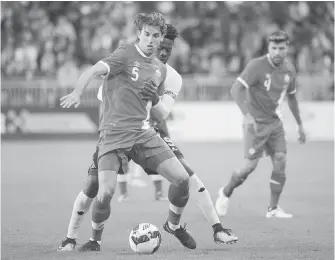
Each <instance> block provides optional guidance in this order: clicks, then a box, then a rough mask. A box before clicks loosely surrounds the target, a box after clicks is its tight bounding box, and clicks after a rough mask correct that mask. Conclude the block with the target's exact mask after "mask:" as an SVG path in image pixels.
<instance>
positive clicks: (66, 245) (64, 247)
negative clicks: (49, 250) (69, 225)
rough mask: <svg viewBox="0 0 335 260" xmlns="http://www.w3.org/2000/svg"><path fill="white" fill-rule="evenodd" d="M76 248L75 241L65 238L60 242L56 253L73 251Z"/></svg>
mask: <svg viewBox="0 0 335 260" xmlns="http://www.w3.org/2000/svg"><path fill="white" fill-rule="evenodd" d="M75 247H76V240H75V239H73V238H68V237H67V238H66V239H65V240H63V241H62V243H61V244H60V246H59V247H58V249H57V251H74V249H75Z"/></svg>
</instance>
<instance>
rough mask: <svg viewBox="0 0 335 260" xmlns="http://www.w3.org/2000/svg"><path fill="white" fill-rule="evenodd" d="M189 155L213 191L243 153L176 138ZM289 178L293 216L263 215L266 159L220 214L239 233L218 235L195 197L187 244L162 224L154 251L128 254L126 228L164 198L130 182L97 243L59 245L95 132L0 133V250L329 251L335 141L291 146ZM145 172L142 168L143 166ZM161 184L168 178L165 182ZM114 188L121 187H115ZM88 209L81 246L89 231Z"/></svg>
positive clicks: (221, 254) (327, 254)
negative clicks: (79, 135)
mask: <svg viewBox="0 0 335 260" xmlns="http://www.w3.org/2000/svg"><path fill="white" fill-rule="evenodd" d="M179 146H180V148H181V149H182V151H183V152H184V154H185V157H186V159H187V160H188V161H189V163H190V164H191V165H192V166H193V168H194V170H195V171H196V173H197V174H198V175H199V176H200V177H201V179H202V180H203V182H204V183H205V185H206V186H207V188H208V189H209V191H210V193H211V194H212V198H213V200H215V199H216V194H217V190H218V189H219V188H220V186H222V185H223V184H225V183H226V181H227V180H228V179H229V177H230V173H231V171H232V170H233V169H234V168H236V167H238V166H239V165H240V164H241V162H243V159H242V157H241V156H242V144H240V143H203V144H200V143H198V144H196V143H180V144H179ZM288 149H289V153H288V159H287V160H288V168H287V175H288V179H287V185H286V187H285V190H284V194H283V196H282V200H281V206H282V207H283V208H284V209H285V210H287V211H289V212H292V213H293V214H294V215H295V217H294V218H293V219H290V220H280V219H266V218H265V217H264V216H265V212H266V208H267V206H268V202H269V184H268V183H269V176H270V174H271V164H270V162H269V160H268V159H265V160H263V161H261V163H260V165H259V167H258V168H257V170H256V171H255V172H254V173H253V175H251V176H250V178H249V179H248V180H247V182H246V183H245V185H243V186H242V187H240V188H239V189H238V190H237V191H236V192H235V193H234V196H233V199H232V201H231V204H230V205H231V206H230V209H229V213H228V216H227V217H225V218H224V219H221V220H222V221H223V223H224V224H225V226H227V227H229V228H232V229H233V231H234V233H235V234H236V235H238V236H239V239H240V240H239V242H238V243H237V244H234V245H228V246H226V245H220V246H219V245H216V244H214V243H213V239H212V231H211V228H210V227H209V226H208V224H207V222H206V221H205V218H204V217H203V216H202V214H201V213H200V211H199V210H198V208H197V206H196V205H195V203H194V200H191V201H190V203H189V204H188V206H187V208H186V210H185V214H184V216H183V219H182V221H185V222H187V227H188V229H189V230H190V231H191V232H192V234H193V235H194V237H195V238H196V240H197V244H198V247H197V249H196V250H193V251H190V250H186V249H184V248H182V247H180V244H179V242H178V241H177V240H176V239H175V238H174V237H172V236H170V235H169V234H167V233H162V236H163V243H162V245H161V247H160V249H159V250H158V252H157V253H156V254H154V255H152V256H138V255H135V254H134V253H133V252H132V251H131V249H130V248H129V245H128V234H129V232H130V229H131V228H133V227H134V226H135V225H136V224H137V223H141V222H150V223H152V224H154V225H156V226H158V227H159V228H160V229H161V230H162V224H163V223H164V221H165V219H166V216H167V209H168V203H167V202H155V201H153V187H152V185H149V186H148V187H147V188H131V187H130V194H131V201H129V202H126V203H123V204H122V203H121V204H120V203H118V202H117V201H116V199H115V197H114V199H113V204H112V216H111V219H110V220H109V222H108V223H107V224H106V228H105V233H104V239H103V244H102V251H101V252H98V253H78V252H56V249H57V247H58V245H59V243H60V241H61V240H62V239H64V237H65V235H66V231H67V225H68V221H69V218H70V215H71V211H72V204H73V201H74V199H75V197H76V195H77V193H78V192H79V191H80V189H81V187H82V185H83V183H84V179H85V177H86V174H87V168H88V166H89V164H90V162H91V154H92V152H93V151H94V150H95V142H94V141H50V142H49V141H34V142H4V143H2V154H1V156H2V158H1V160H2V167H1V175H2V180H1V182H2V183H1V184H2V185H1V189H2V194H1V195H2V200H1V203H2V207H1V210H2V214H1V217H2V218H1V233H2V248H1V249H2V257H1V259H2V260H18V259H22V260H30V259H32V260H42V259H43V260H44V259H48V260H49V259H62V260H70V259H73V260H75V259H78V260H79V259H80V260H86V259H94V260H109V259H138V258H139V259H166V260H170V259H173V260H178V259H183V260H186V259H220V260H221V259H236V260H242V259H257V260H258V259H266V260H269V259H280V260H289V259H305V260H306V259H313V260H316V259H322V260H328V259H333V258H334V253H333V249H334V242H333V241H334V240H333V239H334V233H333V232H334V229H333V227H334V215H333V213H334V207H333V206H334V202H333V199H334V190H333V184H334V169H333V160H334V159H333V158H334V151H333V144H332V143H331V142H318V143H309V144H307V145H305V146H300V145H298V144H293V143H291V144H289V146H288ZM143 178H144V179H145V180H147V181H148V179H147V176H143ZM166 186H167V184H166ZM116 196H118V193H117V194H116ZM90 217H91V214H90V213H89V214H88V215H87V217H86V219H85V222H84V224H83V227H82V229H81V231H80V237H79V239H78V246H80V245H81V244H82V243H84V242H86V240H87V239H88V238H89V236H90Z"/></svg>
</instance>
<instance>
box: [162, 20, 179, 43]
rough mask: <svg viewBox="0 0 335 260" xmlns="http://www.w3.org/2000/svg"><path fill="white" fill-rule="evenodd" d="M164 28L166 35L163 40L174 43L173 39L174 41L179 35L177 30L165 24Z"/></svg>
mask: <svg viewBox="0 0 335 260" xmlns="http://www.w3.org/2000/svg"><path fill="white" fill-rule="evenodd" d="M166 27H167V28H166V34H165V36H164V38H167V39H170V40H172V41H174V39H176V38H177V37H178V35H179V33H178V30H177V28H176V27H174V26H173V25H172V24H166Z"/></svg>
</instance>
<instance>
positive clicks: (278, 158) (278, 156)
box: [273, 153, 286, 172]
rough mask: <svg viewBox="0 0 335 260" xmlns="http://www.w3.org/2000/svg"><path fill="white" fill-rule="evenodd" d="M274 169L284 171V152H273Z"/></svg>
mask: <svg viewBox="0 0 335 260" xmlns="http://www.w3.org/2000/svg"><path fill="white" fill-rule="evenodd" d="M273 162H274V171H276V172H284V171H285V166H286V154H285V153H275V154H274V155H273Z"/></svg>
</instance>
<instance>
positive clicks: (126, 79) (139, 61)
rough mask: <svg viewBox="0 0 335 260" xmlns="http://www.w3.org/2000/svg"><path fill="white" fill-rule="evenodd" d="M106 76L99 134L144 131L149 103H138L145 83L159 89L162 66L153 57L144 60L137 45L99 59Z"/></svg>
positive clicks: (147, 125)
mask: <svg viewBox="0 0 335 260" xmlns="http://www.w3.org/2000/svg"><path fill="white" fill-rule="evenodd" d="M99 62H101V63H102V64H104V65H105V66H106V67H107V69H108V73H107V74H106V75H104V77H105V81H104V85H103V87H102V109H103V113H102V119H101V122H100V127H99V130H100V131H101V130H121V131H122V130H125V131H126V130H145V129H148V128H149V122H148V120H149V117H150V110H151V106H152V104H151V101H145V100H142V99H141V91H142V89H143V87H144V82H149V81H151V80H153V81H154V82H155V83H156V85H157V86H159V87H162V85H163V82H164V80H165V77H166V68H165V65H164V64H163V63H162V62H161V61H159V60H158V59H157V58H156V57H155V56H154V57H146V56H145V55H144V53H143V52H142V51H141V50H140V49H139V47H138V46H137V45H134V44H127V45H124V46H120V47H119V48H118V49H116V50H115V51H114V52H113V53H112V54H110V55H109V56H108V57H106V58H105V59H102V60H101V61H99Z"/></svg>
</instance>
